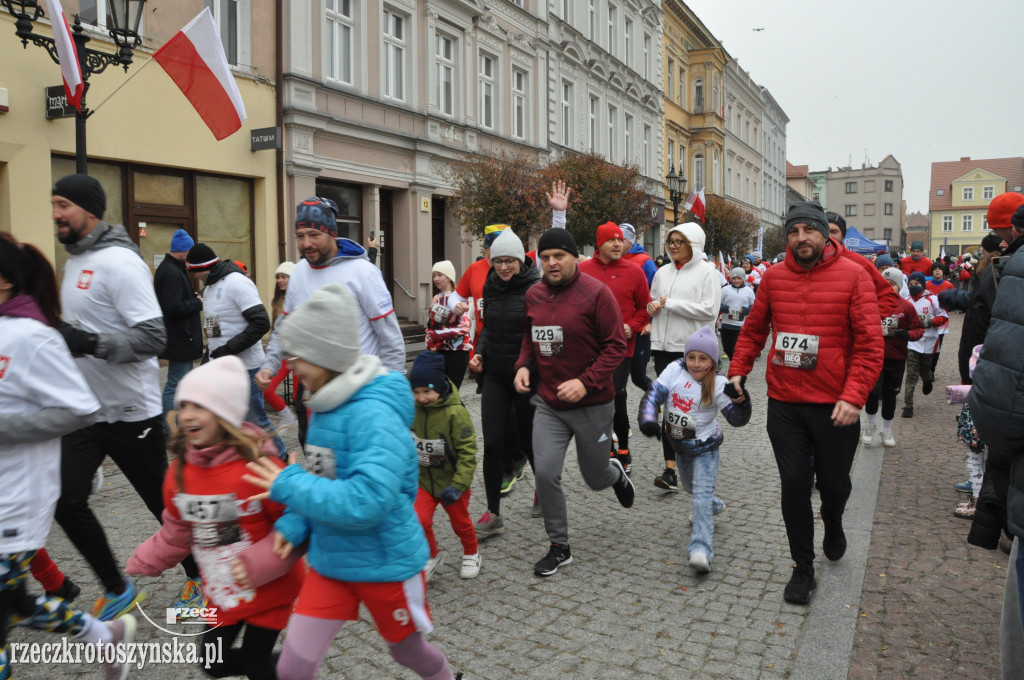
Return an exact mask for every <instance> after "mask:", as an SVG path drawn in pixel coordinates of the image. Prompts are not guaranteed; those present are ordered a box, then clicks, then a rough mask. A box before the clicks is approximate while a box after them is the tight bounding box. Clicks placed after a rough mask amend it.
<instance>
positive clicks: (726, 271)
mask: <svg viewBox="0 0 1024 680" xmlns="http://www.w3.org/2000/svg"><path fill="white" fill-rule="evenodd" d="M718 268H719V269H720V270H721V271H722V275H723V276H725V278H729V267H728V265H726V263H725V256H724V255H722V251H721V250H719V251H718Z"/></svg>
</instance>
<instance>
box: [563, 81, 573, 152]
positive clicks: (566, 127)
mask: <svg viewBox="0 0 1024 680" xmlns="http://www.w3.org/2000/svg"><path fill="white" fill-rule="evenodd" d="M562 144H563V145H564V146H571V145H572V83H570V82H569V81H567V80H563V81H562Z"/></svg>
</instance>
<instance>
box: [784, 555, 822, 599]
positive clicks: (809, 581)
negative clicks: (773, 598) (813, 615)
mask: <svg viewBox="0 0 1024 680" xmlns="http://www.w3.org/2000/svg"><path fill="white" fill-rule="evenodd" d="M817 585H818V582H817V581H815V580H814V571H813V568H812V569H811V570H808V569H806V568H804V567H801V566H799V565H797V567H796V569H794V570H793V575H792V576H791V577H790V579H789V583H787V584H786V590H784V591H783V593H782V599H784V600H785V601H786V602H792V603H793V604H807V603H808V602H810V601H811V591H812V590H814V588H815V587H816V586H817Z"/></svg>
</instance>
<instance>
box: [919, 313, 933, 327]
mask: <svg viewBox="0 0 1024 680" xmlns="http://www.w3.org/2000/svg"><path fill="white" fill-rule="evenodd" d="M917 318H918V319H920V320H921V325H922V326H924V327H925V328H928V327H929V325H930V324H931V321H932V315H931V314H918V315H917Z"/></svg>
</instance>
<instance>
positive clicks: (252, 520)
mask: <svg viewBox="0 0 1024 680" xmlns="http://www.w3.org/2000/svg"><path fill="white" fill-rule="evenodd" d="M242 428H243V430H244V431H246V432H247V433H248V434H250V435H253V436H262V435H263V431H262V430H260V429H259V428H257V427H256V426H255V425H252V424H250V423H244V424H243V426H242ZM268 451H269V452H272V454H273V455H269V456H268V458H269V459H270V460H273V461H274V462H275V463H278V464H279V465H280V466H281V467H284V463H280V462H279V461H277V456H276V453H277V451H276V450H275V449H273V447H270V448H269V449H268V448H267V447H264V453H267V452H268ZM185 459H186V465H185V470H184V488H185V493H184V494H182V493H179V492H178V480H177V469H178V465H179V461H174V462H173V463H171V466H170V468H169V469H168V470H167V474H166V476H165V477H164V488H163V494H164V512H163V517H162V520H163V523H162V525H161V526H160V530H159V531H157V533H156V534H155V535H154V536H152V537H151V538H149V539H148V540H146V541H145V542H143V543H142V544H141V545H140V546H139V547H138V548H136V549H135V554H134V555H133V556H132V557H131V559H129V560H128V573H129V574H145V575H147V576H159V575H160V573H162V572H164V571H166V570H167V569H170V568H171V567H173V566H174V565H176V564H178V563H179V562H181V561H182V560H183V559H185V558H186V557H188V555H189V553H191V554H192V556H193V557H195V560H196V563H197V564H198V565H199V572H200V574H201V575H202V577H203V593H204V594H205V595H206V597H207V598H209V600H210V606H212V607H216V608H217V622H218V623H219V624H221V625H233V624H235V623H238V622H239V621H243V620H244V621H247V622H249V623H252V624H254V625H257V626H262V627H264V628H270V629H271V630H284V628H285V626H286V625H287V624H288V617H289V616H290V615H291V611H292V607H293V605H294V603H295V598H296V597H298V594H299V589H300V588H301V587H302V580H303V578H304V576H305V573H306V567H305V563H304V562H303V560H302V559H301V555H302V551H299V550H293V552H292V554H291V555H289V557H288V558H287V559H281V558H280V557H278V556H277V555H275V554H274V552H273V540H274V522H276V521H277V519H278V518H279V517H280V516H281V515H282V514H284V506H282V505H280V504H278V503H274V502H273V501H270V500H262V501H248V500H246V499H248V498H249V497H250V496H253V495H255V494H258V493H262V492H263V489H261V488H259V487H258V486H255V485H253V484H250V483H249V482H245V481H243V480H242V475H245V474H248V470H247V469H246V467H245V466H246V461H245V459H244V458H242V456H241V455H239V454H238V453H237V452H236V451H235V449H233V448H225V447H223V446H217V447H211V448H209V449H199V450H197V449H193V448H191V447H190V448H189V450H188V451H187V453H186V454H185ZM225 497H227V498H225ZM296 547H298V546H296ZM236 559H237V560H240V561H241V562H242V564H244V565H245V568H246V572H247V573H248V576H249V581H250V583H251V584H252V586H253V588H255V590H252V589H246V588H242V586H240V585H238V584H237V583H236V582H235V581H234V579H233V578H232V577H231V563H232V562H233V561H234V560H236Z"/></svg>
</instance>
